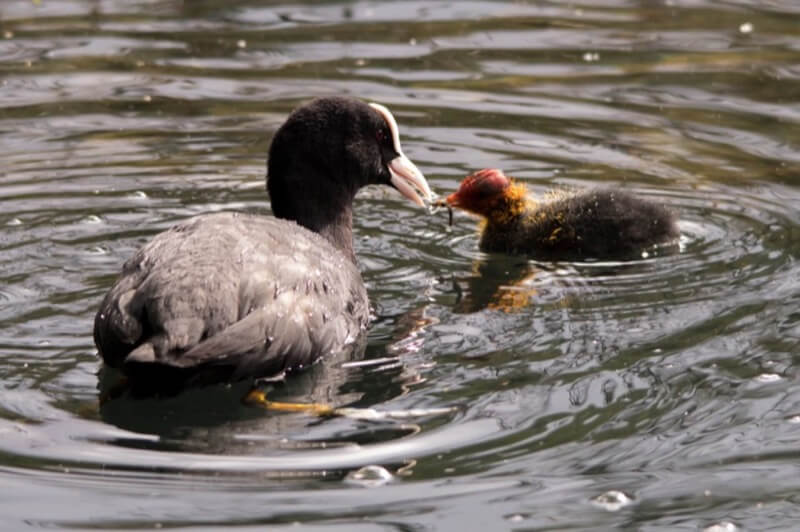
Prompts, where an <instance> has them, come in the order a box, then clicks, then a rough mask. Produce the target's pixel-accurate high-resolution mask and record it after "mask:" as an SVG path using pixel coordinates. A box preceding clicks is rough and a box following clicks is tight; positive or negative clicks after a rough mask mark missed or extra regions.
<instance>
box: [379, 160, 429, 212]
mask: <svg viewBox="0 0 800 532" xmlns="http://www.w3.org/2000/svg"><path fill="white" fill-rule="evenodd" d="M388 166H389V173H390V174H391V179H390V181H391V183H392V185H393V186H394V187H395V188H396V189H397V190H398V191H400V194H402V195H403V196H405V197H407V198H408V199H410V200H411V201H413V202H414V203H416V204H417V205H419V206H420V207H424V206H425V202H424V201H423V198H424V199H425V200H426V201H431V200H432V199H433V192H431V187H429V186H428V182H427V181H426V180H425V176H424V175H422V172H420V171H419V168H417V166H416V165H415V164H414V163H412V162H411V161H410V160H409V159H408V157H406V156H405V155H402V154H401V155H398V156H397V157H395V158H394V159H392V160H391V161H390V162H389V165H388ZM418 193H419V194H418ZM420 194H422V197H420Z"/></svg>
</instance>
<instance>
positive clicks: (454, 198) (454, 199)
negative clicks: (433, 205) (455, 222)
mask: <svg viewBox="0 0 800 532" xmlns="http://www.w3.org/2000/svg"><path fill="white" fill-rule="evenodd" d="M460 199H461V198H460V197H459V196H458V192H453V193H452V194H450V195H449V196H447V198H445V200H444V203H445V204H446V205H447V206H448V207H460V206H461V204H460V203H459V200H460Z"/></svg>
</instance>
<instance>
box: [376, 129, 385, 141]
mask: <svg viewBox="0 0 800 532" xmlns="http://www.w3.org/2000/svg"><path fill="white" fill-rule="evenodd" d="M375 138H376V139H377V140H378V143H380V144H383V143H384V142H386V133H385V132H384V131H383V130H382V129H379V130H377V131H376V132H375Z"/></svg>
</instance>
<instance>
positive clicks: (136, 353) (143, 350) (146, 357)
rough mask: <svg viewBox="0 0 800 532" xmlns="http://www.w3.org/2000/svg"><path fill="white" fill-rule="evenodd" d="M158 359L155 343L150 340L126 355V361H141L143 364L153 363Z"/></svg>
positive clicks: (127, 362) (129, 362)
mask: <svg viewBox="0 0 800 532" xmlns="http://www.w3.org/2000/svg"><path fill="white" fill-rule="evenodd" d="M155 361H156V351H155V349H154V348H153V344H151V343H150V342H145V343H143V344H142V345H140V346H139V347H137V348H136V349H134V350H133V351H131V352H130V353H128V356H126V357H125V363H126V364H131V363H141V364H148V363H153V362H155Z"/></svg>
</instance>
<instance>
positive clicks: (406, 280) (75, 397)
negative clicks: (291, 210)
mask: <svg viewBox="0 0 800 532" xmlns="http://www.w3.org/2000/svg"><path fill="white" fill-rule="evenodd" d="M799 22H800V8H798V6H797V5H796V4H795V2H793V1H790V0H782V1H781V0H773V1H771V2H748V1H744V0H738V1H734V0H731V1H712V0H695V1H682V0H678V1H670V2H660V1H649V0H639V1H635V0H603V1H601V2H555V1H552V2H545V1H532V2H524V3H523V2H355V3H349V2H317V3H313V4H310V5H304V4H289V3H272V2H256V1H254V0H227V1H225V2H223V1H218V0H203V1H191V2H190V1H184V2H181V1H178V0H172V1H171V0H163V1H162V0H159V1H156V0H152V1H147V0H139V1H130V0H124V1H123V0H116V1H112V0H95V1H90V0H41V1H38V2H34V1H32V0H7V1H4V2H2V4H1V5H0V32H1V35H0V36H2V40H0V76H1V77H0V131H2V135H0V151H1V152H2V154H3V166H2V169H0V205H1V206H2V209H1V210H0V228H1V230H0V276H2V279H1V281H2V282H0V372H2V375H3V378H2V382H0V450H2V458H0V492H2V493H4V495H3V496H2V497H0V514H1V515H3V516H4V520H3V524H4V527H6V528H7V529H9V530H19V529H21V528H22V527H24V526H26V525H28V526H33V527H50V528H53V527H58V528H92V529H116V528H119V529H152V528H154V527H164V528H167V527H173V528H187V529H188V528H195V529H215V528H218V527H222V526H227V527H231V528H241V529H247V528H253V529H255V528H259V529H260V528H261V527H263V526H266V525H268V526H269V527H270V528H271V529H274V530H281V529H283V528H287V529H288V528H290V527H293V525H294V524H296V523H303V524H304V525H305V527H306V529H310V530H348V531H351V530H357V531H362V530H363V531H377V530H473V529H482V530H505V529H519V530H554V529H560V530H600V529H602V530H611V529H625V530H634V529H635V530H665V531H666V530H669V531H674V530H704V529H706V530H709V531H710V530H734V529H741V530H768V529H769V530H790V529H793V528H795V527H796V522H797V519H798V518H799V517H800V511H799V510H798V509H797V503H798V500H797V493H798V490H799V489H800V480H798V479H800V474H798V473H800V470H799V469H800V468H799V467H798V460H797V458H798V451H797V442H798V440H799V439H800V386H798V384H797V370H796V368H795V367H794V361H795V359H796V358H797V351H798V345H799V344H800V282H799V281H798V279H800V267H798V264H797V259H798V256H800V212H799V211H798V207H797V206H798V205H800V186H798V184H797V183H798V182H797V176H798V175H800V155H798V154H800V149H798V148H799V147H800V128H799V127H798V122H800V102H799V101H798V98H797V97H796V95H797V94H800V23H799ZM332 94H348V95H353V96H357V97H360V98H363V99H366V100H371V101H378V102H381V103H383V104H385V105H387V106H389V107H390V108H391V109H392V111H393V112H394V114H395V116H396V117H397V119H398V121H399V122H400V126H401V129H402V136H403V139H404V147H405V151H406V153H407V154H408V155H409V156H410V157H411V158H412V159H413V160H414V161H415V162H416V163H417V164H418V165H419V166H420V168H421V169H422V170H423V172H424V173H425V174H426V175H427V176H428V178H429V181H430V182H431V184H432V186H433V187H434V188H435V189H436V190H438V191H439V192H442V193H444V192H447V191H450V190H452V189H454V188H455V187H456V185H457V183H458V182H459V181H460V179H461V177H463V176H464V175H465V174H466V173H468V172H471V171H473V170H475V169H478V168H483V167H499V168H503V169H504V170H505V171H506V172H507V173H508V174H509V175H512V176H514V177H515V178H517V179H518V180H520V181H523V182H525V183H526V184H527V186H528V188H529V189H530V190H531V191H532V192H533V193H535V194H543V193H545V192H546V191H547V190H549V189H551V188H552V187H565V188H587V187H592V186H599V185H617V186H621V187H624V188H625V189H627V190H631V191H634V192H635V193H637V194H640V195H642V196H644V197H648V198H650V199H653V200H655V201H659V202H663V203H665V204H667V205H669V206H670V207H671V208H673V209H674V210H675V211H676V212H677V213H678V214H679V216H680V219H681V223H680V227H681V233H682V238H681V243H680V252H679V253H675V254H670V255H662V256H654V255H648V256H643V257H642V258H641V260H635V261H629V262H624V263H611V262H606V263H557V264H556V263H546V262H534V261H528V260H525V259H521V258H514V257H502V256H496V255H486V254H483V253H481V252H479V251H478V250H477V238H476V232H475V222H474V220H472V219H471V218H469V217H468V216H466V215H457V216H456V219H455V225H454V226H453V227H452V228H448V227H447V221H446V216H443V215H439V216H428V215H426V214H425V213H424V212H422V211H420V210H418V209H416V208H415V207H414V206H413V205H411V204H410V203H408V202H406V201H404V200H403V199H402V198H400V196H399V195H398V194H396V193H394V192H392V191H388V190H380V189H369V190H366V191H364V192H363V193H362V194H361V195H360V196H359V198H358V200H357V205H356V221H355V239H356V242H355V244H356V248H357V253H358V256H359V261H360V265H361V268H362V270H363V272H364V278H365V281H366V282H367V284H368V288H369V292H370V297H371V300H372V302H373V305H374V307H375V315H376V318H375V321H374V323H373V326H372V328H371V330H370V332H369V336H368V339H367V340H368V341H367V345H366V347H365V350H364V352H363V353H359V354H358V356H356V357H354V358H353V359H349V360H330V361H327V362H326V363H325V364H323V365H318V366H316V367H315V368H313V369H312V370H311V371H309V372H306V373H304V374H302V375H300V376H298V377H296V378H294V379H290V380H289V381H288V382H287V383H286V384H285V385H283V386H279V387H278V389H276V390H275V392H274V397H275V398H278V399H282V400H297V401H311V400H316V401H324V402H328V403H331V404H335V405H337V406H348V407H361V408H373V409H376V410H378V411H382V412H384V411H398V410H399V411H403V410H409V409H443V408H450V410H449V411H448V412H447V413H441V412H439V413H431V414H430V415H423V416H417V417H414V418H411V419H383V420H359V419H351V418H326V419H319V418H315V417H312V416H308V415H304V414H278V413H270V412H264V411H262V410H260V409H257V408H253V407H252V406H247V405H244V404H242V403H241V402H240V398H241V397H242V395H243V394H244V392H245V391H246V389H247V386H246V383H245V384H243V385H235V386H217V387H211V388H205V389H202V390H192V391H189V392H187V393H185V394H182V395H180V396H178V397H175V398H171V399H161V400H157V399H142V400H138V399H134V398H131V397H128V396H122V397H116V396H114V397H112V398H111V399H110V400H106V399H104V400H103V401H101V400H100V399H101V396H102V397H104V398H105V397H106V396H107V393H106V392H107V391H108V390H107V387H108V383H109V382H111V381H113V379H114V375H109V374H108V372H104V371H99V370H100V365H99V364H98V361H97V357H96V350H95V349H94V346H93V343H92V338H91V326H92V320H93V316H94V311H95V309H96V308H97V305H98V304H99V301H100V298H101V297H102V295H103V294H104V292H105V291H106V290H107V289H108V288H109V287H110V285H111V283H112V282H113V280H114V278H115V276H116V274H117V272H118V271H119V269H120V266H121V264H122V262H123V261H124V260H125V259H126V258H127V257H129V256H130V255H131V254H132V253H133V252H134V251H135V249H136V248H137V247H138V246H140V245H141V244H142V243H144V242H145V241H147V240H148V239H149V238H150V237H151V236H152V235H154V234H155V233H157V232H158V231H161V230H163V229H165V228H167V227H169V226H170V225H171V224H173V223H175V222H176V221H179V220H183V219H185V218H187V217H189V216H192V215H196V214H201V213H207V212H214V211H218V210H242V211H249V212H259V213H264V214H268V213H269V202H268V198H267V197H266V194H265V192H264V181H263V180H264V158H265V154H266V150H267V147H268V145H269V140H270V138H271V136H272V134H273V133H274V131H275V129H276V128H277V127H278V126H279V125H280V124H281V123H282V121H283V120H284V118H285V116H286V114H287V113H288V112H289V111H291V109H293V108H294V107H296V106H297V105H299V104H301V103H303V102H305V101H308V100H309V99H311V98H313V97H315V96H323V95H332ZM363 466H381V467H383V468H385V470H386V472H388V473H390V474H391V476H390V477H388V478H385V477H381V476H380V475H376V474H375V473H374V470H372V471H373V473H372V475H370V471H369V470H368V471H367V472H366V473H363V474H361V473H359V474H356V472H357V471H358V470H359V469H360V468H362V467H363ZM370 478H372V480H370ZM714 527H717V528H714Z"/></svg>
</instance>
